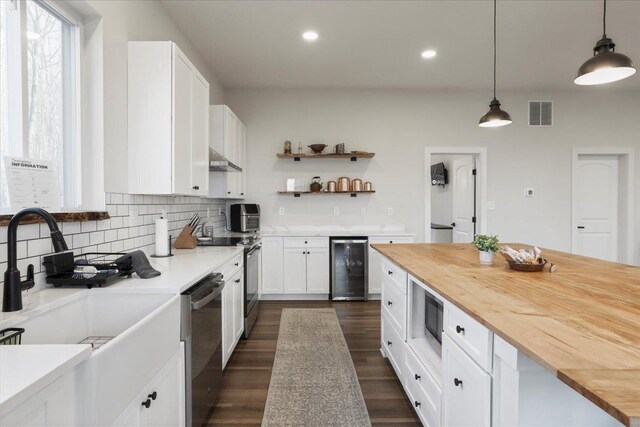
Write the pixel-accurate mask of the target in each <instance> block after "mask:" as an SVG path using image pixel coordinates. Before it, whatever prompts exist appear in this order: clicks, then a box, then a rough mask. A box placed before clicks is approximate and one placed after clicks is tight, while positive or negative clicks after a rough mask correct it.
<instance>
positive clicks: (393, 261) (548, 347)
mask: <svg viewBox="0 0 640 427" xmlns="http://www.w3.org/2000/svg"><path fill="white" fill-rule="evenodd" d="M512 246H513V247H516V248H519V247H525V245H519V244H513V245H512ZM373 248H374V249H375V250H377V251H379V252H380V253H381V254H382V256H383V257H384V258H385V263H386V264H385V265H383V268H384V269H385V271H383V274H387V275H388V276H389V277H393V276H396V278H395V280H396V284H397V283H398V279H397V277H398V276H400V277H401V278H402V277H403V276H402V274H405V276H406V278H407V279H406V281H407V284H406V286H407V291H406V294H407V296H406V311H407V314H406V315H405V316H406V322H407V323H406V325H407V326H406V330H405V331H404V334H405V337H406V340H405V341H406V342H405V345H406V347H411V345H410V343H411V342H412V331H411V329H412V328H411V327H412V324H415V322H417V320H416V319H415V318H412V308H413V309H416V307H418V308H419V307H420V306H419V304H417V302H416V301H412V295H414V294H415V293H412V289H418V290H420V289H426V290H428V292H431V293H433V294H434V295H436V296H438V297H441V298H442V299H443V301H444V304H445V309H444V326H443V328H444V332H445V333H444V334H443V335H444V338H443V345H442V346H443V348H442V353H443V355H442V360H443V362H442V363H443V365H445V366H444V367H443V370H444V376H443V379H442V381H441V383H443V384H440V386H441V389H442V394H441V396H442V402H443V404H442V412H443V420H444V422H443V424H442V425H449V424H451V422H450V421H451V420H448V421H449V422H448V421H447V399H448V396H447V390H448V388H450V387H455V389H456V390H457V389H462V388H463V387H464V386H465V385H464V384H463V383H462V381H459V380H458V378H457V377H456V378H455V380H456V381H455V384H451V385H449V384H448V379H447V366H446V363H447V362H446V360H447V355H446V353H447V351H446V348H447V345H448V344H447V343H448V342H449V341H451V342H453V343H458V344H460V345H458V346H456V345H455V344H452V348H454V350H455V349H456V348H458V347H461V348H462V349H463V350H465V356H471V358H470V359H474V360H475V362H476V366H478V367H480V368H482V369H483V371H484V373H485V374H487V377H486V380H487V381H488V388H489V391H488V393H489V398H488V400H487V401H488V402H489V405H490V408H485V410H484V411H480V412H479V413H482V414H483V417H484V418H485V419H484V420H483V423H480V424H476V425H481V424H482V425H484V424H486V423H485V422H484V421H487V420H486V418H487V417H489V421H488V424H487V425H489V424H490V425H514V424H517V425H526V424H531V425H536V423H537V424H538V425H541V424H540V421H541V419H540V418H537V422H536V420H535V419H526V416H525V414H526V413H527V411H533V412H529V413H530V414H531V413H535V409H534V408H538V409H537V411H538V413H540V412H545V409H550V411H551V412H553V411H555V410H556V409H558V408H556V406H558V405H560V403H558V402H557V401H555V402H554V401H553V400H554V399H556V400H557V399H558V398H560V397H561V396H567V394H563V393H562V392H561V391H560V392H557V393H556V391H557V390H560V389H562V388H563V387H564V384H566V385H567V386H568V387H570V388H571V389H573V390H569V391H570V392H571V393H572V394H573V395H576V396H577V393H579V394H580V395H582V396H584V397H585V398H586V399H588V400H589V401H590V402H591V403H592V404H593V405H591V403H589V402H586V401H585V403H586V405H590V406H593V409H594V410H595V412H591V409H589V408H588V406H585V404H582V403H580V404H578V406H579V407H580V408H581V409H573V410H572V411H573V413H572V414H568V415H561V416H560V418H559V419H562V420H564V421H562V423H566V422H569V421H567V420H571V423H572V424H574V425H579V424H580V422H579V421H576V420H577V419H576V416H577V415H576V413H578V412H584V411H585V410H584V408H587V409H586V412H584V413H583V415H582V416H584V417H587V418H584V419H583V421H582V423H583V425H600V423H599V422H598V421H596V419H597V417H598V416H599V414H598V412H602V411H604V412H606V413H607V414H609V415H610V416H611V417H613V418H611V422H615V420H617V421H618V422H620V423H622V424H625V425H627V426H640V268H637V267H631V266H626V265H622V264H617V263H611V262H606V261H600V260H595V259H590V258H585V257H580V256H575V255H570V254H567V253H562V252H558V251H551V250H544V249H543V256H544V257H545V258H547V259H548V260H549V261H550V262H552V263H554V264H556V265H557V271H556V272H555V273H550V272H548V271H547V270H545V271H544V272H539V273H522V272H516V271H513V270H510V269H508V268H507V265H506V263H505V262H504V261H503V260H502V258H501V257H498V258H497V259H496V263H495V264H494V265H492V266H483V265H480V264H479V262H478V252H477V250H476V249H475V248H474V247H473V246H472V245H471V244H399V245H384V244H381V245H373ZM402 272H404V273H402ZM402 280H404V279H400V282H402ZM412 282H414V283H415V285H413V288H412ZM400 284H402V283H400ZM417 285H420V286H422V288H421V287H420V286H417ZM382 299H383V306H386V304H385V288H384V287H383V297H382ZM416 299H417V298H416ZM395 305H397V304H395ZM423 305H424V304H423ZM448 307H451V308H450V309H449V308H448ZM385 308H386V307H385ZM423 310H424V309H423ZM449 310H450V311H449ZM385 313H389V314H390V315H389V316H387V317H388V318H390V319H393V317H394V315H393V313H392V312H391V311H385V310H383V331H384V319H385V316H384V315H385ZM395 316H396V317H398V316H397V315H395ZM414 317H415V316H414ZM465 317H468V319H469V320H467V323H468V324H470V323H471V322H473V323H474V324H475V323H476V322H477V325H475V326H474V325H471V326H469V325H465V326H466V331H465V327H461V326H460V325H458V324H456V323H461V322H463V321H464V319H465ZM461 319H463V320H461ZM390 323H393V322H390ZM400 323H401V322H400ZM449 323H451V324H449ZM481 329H482V330H485V331H487V332H486V333H485V334H484V335H482V333H483V331H482V330H481ZM400 332H402V331H398V333H397V335H398V336H400V337H401V333H400ZM447 332H449V333H447ZM476 332H477V333H478V334H476ZM383 334H384V332H383ZM474 334H475V335H480V338H477V336H475V338H474ZM450 338H451V339H450ZM384 339H385V337H383V340H384ZM474 339H475V341H474ZM483 340H484V342H483ZM388 341H392V340H390V339H389V340H388ZM407 343H409V344H408V345H407ZM385 344H386V342H384V341H383V353H385V355H387V356H388V355H389V354H390V353H392V352H390V351H386V349H385ZM389 347H391V346H389ZM396 348H397V347H396ZM474 350H478V351H477V352H474ZM456 351H457V350H456ZM414 352H415V351H414ZM416 354H420V352H419V351H417V353H416ZM487 354H488V356H487ZM392 356H393V354H392ZM398 358H401V359H402V357H398V355H396V359H398ZM394 363H396V364H397V365H398V366H400V367H401V366H402V363H401V361H399V360H395V361H394ZM507 366H508V367H509V369H506V367H507ZM394 367H395V366H394ZM396 370H398V369H396ZM537 370H539V371H541V373H540V374H539V375H538V376H536V375H531V372H535V371H537ZM507 371H508V372H507ZM525 372H526V375H527V376H525V375H524V374H525ZM548 374H551V375H552V376H553V378H551V379H548V378H545V377H544V376H545V375H548ZM436 376H437V375H436ZM483 378H484V377H483ZM527 378H528V379H527ZM416 380H417V378H416ZM529 380H530V384H531V387H537V389H536V392H535V393H532V392H531V390H525V389H523V387H524V386H525V385H526V384H527V381H529ZM435 382H436V383H437V381H435ZM458 383H459V384H458ZM562 383H564V384H562ZM541 384H542V385H541ZM469 387H470V389H471V388H472V387H473V384H471V385H469ZM574 391H575V392H577V393H575V392H574ZM408 394H409V395H410V397H411V393H410V392H408ZM519 398H521V400H518V399H519ZM480 400H481V399H480ZM416 403H417V405H416V407H418V406H419V405H418V404H419V402H417V401H416ZM547 403H548V404H549V405H550V406H549V407H548V408H547V407H545V406H544V405H546V404H547ZM562 403H564V402H562ZM541 405H543V406H541ZM435 406H437V405H435ZM583 407H584V408H583ZM598 407H599V408H601V410H602V411H600V410H599V409H598ZM514 408H515V409H514ZM585 414H586V415H585ZM594 414H595V418H594ZM602 415H606V414H604V413H603V414H602ZM562 416H566V417H569V418H562ZM571 417H573V418H571ZM556 418H557V417H556ZM438 419H439V418H438ZM552 419H553V417H552V416H550V418H545V422H544V423H545V425H549V424H548V422H550V421H549V420H552ZM603 419H604V420H605V424H606V422H607V420H606V418H603ZM614 419H615V420H614ZM423 422H424V421H423ZM606 425H609V424H606Z"/></svg>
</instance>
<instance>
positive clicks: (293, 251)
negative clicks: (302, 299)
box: [284, 248, 307, 294]
mask: <svg viewBox="0 0 640 427" xmlns="http://www.w3.org/2000/svg"><path fill="white" fill-rule="evenodd" d="M284 293H285V294H305V293H307V250H306V249H304V248H287V249H285V250H284Z"/></svg>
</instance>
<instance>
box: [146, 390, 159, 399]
mask: <svg viewBox="0 0 640 427" xmlns="http://www.w3.org/2000/svg"><path fill="white" fill-rule="evenodd" d="M147 397H150V398H151V400H156V399H157V398H158V393H157V392H155V391H154V392H153V393H151V394H150V395H149V396H147Z"/></svg>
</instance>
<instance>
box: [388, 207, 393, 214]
mask: <svg viewBox="0 0 640 427" xmlns="http://www.w3.org/2000/svg"><path fill="white" fill-rule="evenodd" d="M387 215H389V216H393V208H387Z"/></svg>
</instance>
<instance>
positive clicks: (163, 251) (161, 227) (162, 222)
mask: <svg viewBox="0 0 640 427" xmlns="http://www.w3.org/2000/svg"><path fill="white" fill-rule="evenodd" d="M167 255H169V222H168V221H167V219H166V218H159V219H156V256H167Z"/></svg>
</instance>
